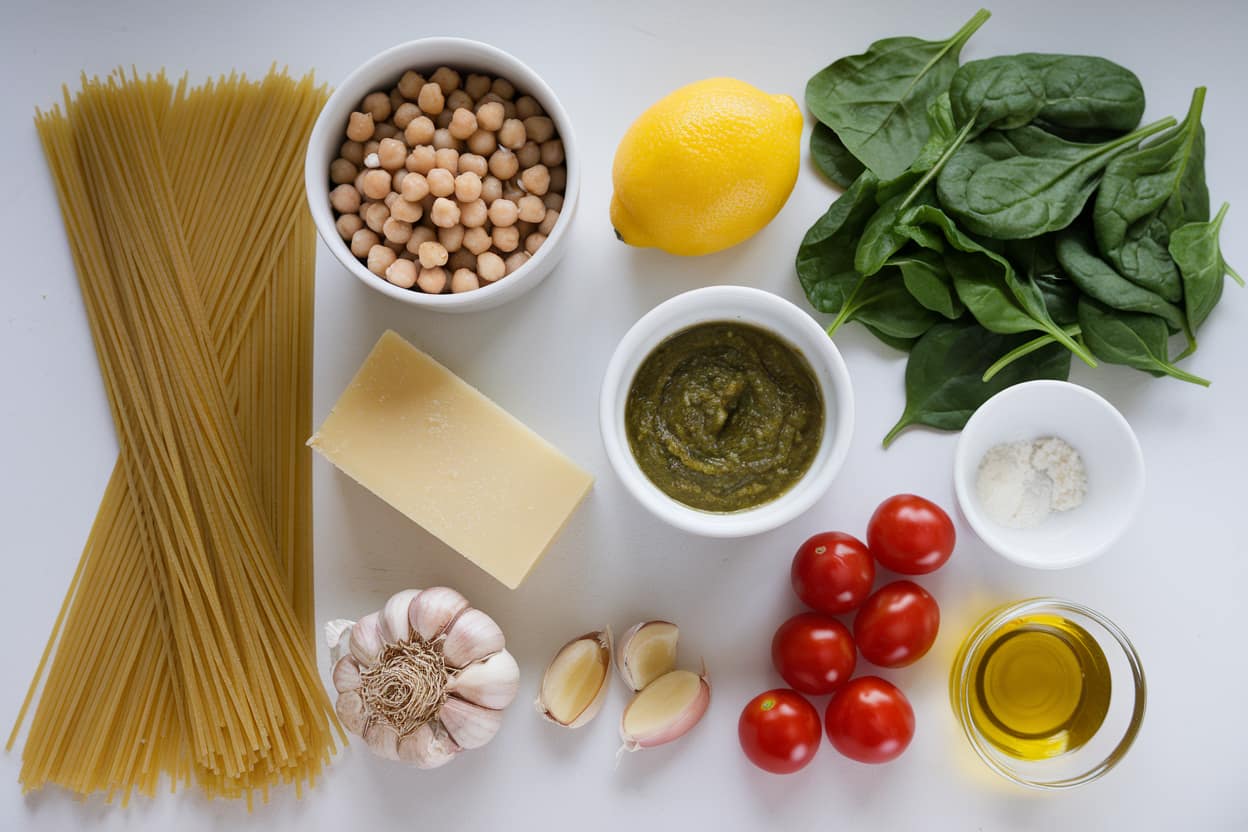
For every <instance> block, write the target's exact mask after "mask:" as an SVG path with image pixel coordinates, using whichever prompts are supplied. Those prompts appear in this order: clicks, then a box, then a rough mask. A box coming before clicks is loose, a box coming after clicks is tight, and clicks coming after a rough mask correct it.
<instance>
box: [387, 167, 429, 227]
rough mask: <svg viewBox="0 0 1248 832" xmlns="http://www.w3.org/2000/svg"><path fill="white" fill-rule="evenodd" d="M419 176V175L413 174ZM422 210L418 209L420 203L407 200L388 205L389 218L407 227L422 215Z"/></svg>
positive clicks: (398, 200) (399, 200)
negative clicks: (403, 223)
mask: <svg viewBox="0 0 1248 832" xmlns="http://www.w3.org/2000/svg"><path fill="white" fill-rule="evenodd" d="M413 175H414V176H419V175H420V174H413ZM424 213H425V212H424V210H423V209H422V208H421V207H420V201H419V200H417V201H415V202H413V201H411V200H407V199H402V198H400V199H396V200H395V201H394V202H392V203H391V204H390V216H391V217H393V218H394V219H396V220H402V221H403V222H405V223H408V224H409V225H410V224H411V223H414V222H416V221H418V220H419V219H420V218H421V217H422V216H423V215H424Z"/></svg>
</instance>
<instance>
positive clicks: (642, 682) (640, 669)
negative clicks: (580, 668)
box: [615, 621, 680, 692]
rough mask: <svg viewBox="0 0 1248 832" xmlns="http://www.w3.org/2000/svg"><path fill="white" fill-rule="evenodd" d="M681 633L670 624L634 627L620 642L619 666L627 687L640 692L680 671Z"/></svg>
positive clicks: (616, 661) (650, 623) (647, 623)
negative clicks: (678, 656)
mask: <svg viewBox="0 0 1248 832" xmlns="http://www.w3.org/2000/svg"><path fill="white" fill-rule="evenodd" d="M679 639H680V629H679V628H678V627H677V626H676V625H675V624H672V623H671V622H669V621H643V622H641V623H640V624H634V625H633V626H632V627H630V628H629V629H628V632H626V633H625V634H624V637H623V638H621V639H620V643H619V645H618V647H617V648H616V651H615V666H616V669H617V670H618V671H619V673H620V676H621V678H623V679H624V684H626V685H628V686H629V687H630V688H631V689H632V690H633V691H634V692H635V691H639V690H641V689H642V688H644V687H645V686H646V685H648V684H650V683H651V682H653V681H654V680H655V679H657V678H659V677H660V676H662V675H664V674H666V673H669V672H671V671H672V670H673V669H675V667H676V642H677V641H678V640H679Z"/></svg>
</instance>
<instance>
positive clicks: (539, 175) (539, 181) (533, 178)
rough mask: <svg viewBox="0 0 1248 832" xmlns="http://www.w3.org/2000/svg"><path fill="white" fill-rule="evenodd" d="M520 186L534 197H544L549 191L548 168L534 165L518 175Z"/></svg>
mask: <svg viewBox="0 0 1248 832" xmlns="http://www.w3.org/2000/svg"><path fill="white" fill-rule="evenodd" d="M520 184H521V185H522V186H524V189H525V190H526V191H528V192H529V193H530V194H532V195H533V196H535V197H539V196H542V195H544V194H545V193H546V192H547V191H549V190H550V168H548V167H546V166H545V165H534V166H533V167H531V168H529V169H528V170H526V171H525V172H524V173H522V174H520Z"/></svg>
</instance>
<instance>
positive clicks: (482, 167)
mask: <svg viewBox="0 0 1248 832" xmlns="http://www.w3.org/2000/svg"><path fill="white" fill-rule="evenodd" d="M459 172H460V174H465V173H475V174H476V175H477V178H478V179H484V178H485V175H486V174H487V173H489V172H490V164H489V162H487V161H485V157H484V156H478V155H477V154H475V153H461V154H459Z"/></svg>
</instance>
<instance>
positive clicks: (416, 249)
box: [304, 38, 580, 312]
mask: <svg viewBox="0 0 1248 832" xmlns="http://www.w3.org/2000/svg"><path fill="white" fill-rule="evenodd" d="M579 161H580V160H579V158H578V156H577V154H576V148H575V145H574V140H573V137H572V129H571V125H570V124H569V122H568V116H567V113H566V112H565V111H564V109H563V107H562V105H560V103H559V100H558V99H557V98H556V97H555V94H554V93H553V92H552V91H551V89H550V87H548V86H547V85H546V83H545V82H544V81H542V79H541V78H539V77H538V75H537V74H536V73H535V72H533V70H531V69H529V67H528V66H526V65H525V64H523V63H522V62H520V61H519V60H517V59H516V58H514V57H512V56H511V55H509V54H507V53H506V52H503V51H501V50H499V49H495V48H494V47H492V46H489V45H487V44H484V43H479V42H477V41H472V40H465V39H461V38H428V39H425V40H417V41H411V42H409V43H404V44H400V45H399V46H395V47H393V48H391V49H388V50H386V51H385V52H382V53H381V54H380V55H377V56H376V57H374V58H373V59H371V60H369V61H368V62H367V63H365V64H364V65H363V66H361V67H359V68H358V69H356V70H355V71H354V72H352V73H351V74H350V75H349V76H347V78H346V79H345V80H344V81H343V82H342V84H341V85H339V87H338V88H337V90H335V92H334V94H333V95H331V96H330V98H329V101H328V102H327V103H326V104H325V107H324V109H323V110H322V111H321V114H320V116H319V117H318V118H317V121H316V125H315V126H314V127H313V129H312V135H311V138H310V140H309V143H308V156H307V162H306V165H305V169H304V178H305V181H306V187H307V193H308V205H309V207H310V209H311V211H312V216H313V218H314V219H315V221H316V227H317V231H318V232H319V233H320V235H321V239H322V240H324V241H325V244H326V245H327V246H329V250H330V251H332V252H333V253H334V256H335V257H337V258H338V260H339V261H340V262H341V263H342V264H343V265H344V266H346V267H347V269H348V270H350V271H351V273H352V274H354V275H355V276H356V277H358V278H359V279H360V280H361V281H362V282H363V283H365V284H366V285H367V286H369V287H371V288H372V289H375V290H376V291H379V292H381V293H383V294H386V295H389V296H390V297H392V298H395V299H397V300H400V301H403V302H404V303H410V304H413V305H415V306H424V307H429V308H432V309H439V310H443V311H446V312H467V311H474V310H480V309H488V308H491V307H494V306H498V305H499V304H501V303H504V302H506V301H508V300H510V299H512V298H514V297H517V296H518V295H520V294H523V293H524V292H526V291H528V290H529V289H531V288H533V287H534V286H536V285H537V284H538V283H540V282H541V281H542V280H543V279H544V278H545V277H546V276H547V275H548V274H549V273H550V272H551V270H552V269H553V268H554V267H555V265H556V264H557V263H558V261H559V259H560V257H561V256H562V254H563V250H564V249H565V247H566V236H567V226H568V224H569V223H570V222H571V219H572V216H573V213H574V211H575V208H576V198H577V193H578V191H579V189H580V170H579Z"/></svg>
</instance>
